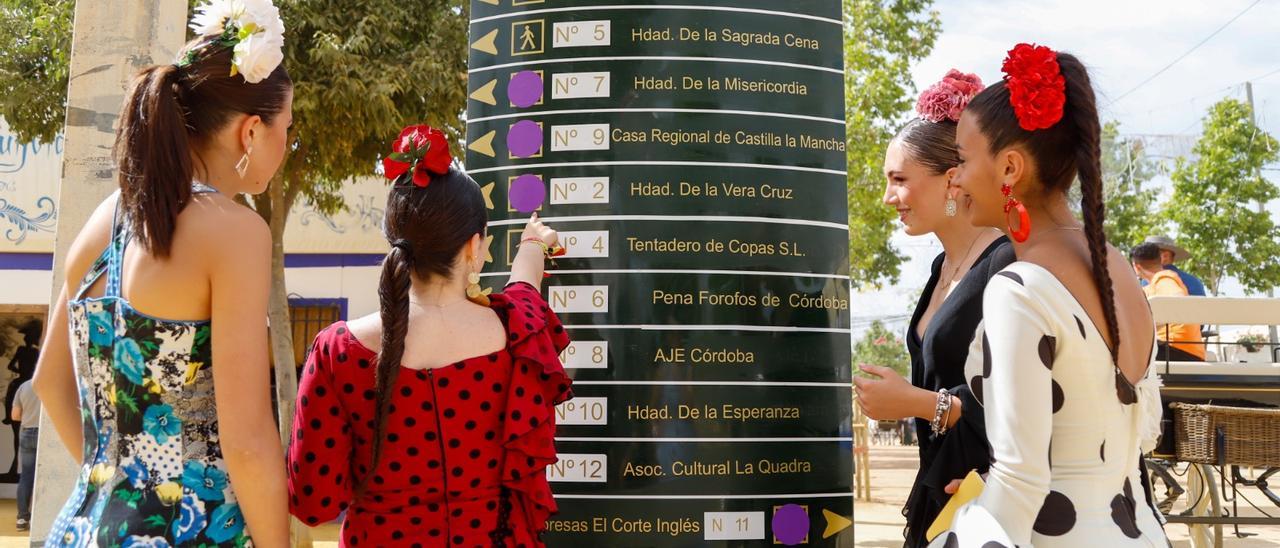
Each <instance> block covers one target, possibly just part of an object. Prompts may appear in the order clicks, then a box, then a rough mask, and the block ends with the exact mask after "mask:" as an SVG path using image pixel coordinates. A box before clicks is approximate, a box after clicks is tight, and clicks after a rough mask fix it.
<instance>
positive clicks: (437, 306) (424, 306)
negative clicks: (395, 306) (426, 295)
mask: <svg viewBox="0 0 1280 548" xmlns="http://www.w3.org/2000/svg"><path fill="white" fill-rule="evenodd" d="M466 301H467V299H465V298H463V299H458V300H456V301H453V302H451V303H449V304H434V303H428V304H422V303H421V302H418V301H415V300H413V299H409V304H413V305H417V306H418V307H419V308H427V307H428V306H429V307H431V308H435V309H439V310H444V309H446V308H449V307H451V306H453V305H455V304H458V303H462V302H466Z"/></svg>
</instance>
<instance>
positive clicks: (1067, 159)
mask: <svg viewBox="0 0 1280 548" xmlns="http://www.w3.org/2000/svg"><path fill="white" fill-rule="evenodd" d="M1057 59H1058V67H1059V70H1060V71H1061V73H1062V76H1063V78H1064V79H1065V80H1066V105H1065V106H1064V107H1063V115H1062V120H1061V121H1059V122H1058V123H1057V124H1054V125H1053V126H1052V127H1049V128H1046V129H1041V130H1036V131H1027V130H1024V129H1022V127H1020V126H1019V125H1018V119H1017V116H1016V115H1015V114H1014V111H1013V107H1012V106H1011V104H1010V103H1009V89H1008V88H1007V87H1006V86H1005V83H1004V82H1003V81H1001V82H997V83H995V84H993V85H992V86H990V87H988V88H987V89H985V90H983V91H982V92H981V93H979V94H978V95H977V97H974V98H973V101H971V102H970V103H969V106H968V108H967V109H966V110H967V111H969V112H972V113H973V114H975V115H976V118H977V122H978V129H979V131H981V132H982V134H983V135H984V136H986V137H987V140H988V142H989V143H990V148H991V152H992V153H994V152H998V151H1001V150H1004V149H1005V148H1008V147H1010V146H1013V145H1022V146H1024V147H1025V148H1026V150H1027V152H1028V154H1029V155H1030V156H1031V157H1032V158H1033V159H1034V160H1035V162H1034V163H1035V169H1036V177H1037V178H1038V179H1039V180H1040V182H1041V184H1043V185H1044V189H1045V191H1046V192H1060V193H1062V194H1066V193H1067V191H1068V190H1070V188H1071V182H1072V180H1074V179H1075V178H1077V177H1079V179H1080V194H1081V200H1080V209H1081V211H1082V212H1083V216H1084V233H1085V237H1086V239H1087V240H1088V243H1089V256H1090V260H1091V262H1092V265H1091V266H1092V274H1093V283H1094V286H1095V287H1096V288H1097V290H1098V297H1099V298H1100V299H1101V301H1102V315H1103V319H1104V320H1105V321H1106V330H1107V335H1108V336H1109V337H1110V338H1111V359H1112V361H1113V362H1115V361H1118V358H1119V355H1120V326H1119V324H1118V323H1117V321H1116V303H1115V288H1114V287H1113V286H1112V284H1111V273H1110V271H1109V269H1108V267H1107V264H1108V260H1107V255H1108V254H1107V237H1106V233H1105V232H1104V231H1103V221H1104V218H1105V211H1106V208H1105V207H1104V205H1103V203H1102V161H1101V156H1102V151H1101V135H1102V127H1101V123H1100V122H1099V121H1098V104H1097V98H1096V96H1095V95H1094V92H1093V84H1092V83H1091V82H1090V79H1089V71H1088V70H1087V69H1085V67H1084V64H1083V63H1081V62H1080V60H1079V59H1077V58H1076V57H1075V56H1074V55H1071V54H1069V53H1061V52H1059V53H1058V54H1057Z"/></svg>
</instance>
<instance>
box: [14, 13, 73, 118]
mask: <svg viewBox="0 0 1280 548" xmlns="http://www.w3.org/2000/svg"><path fill="white" fill-rule="evenodd" d="M74 10H75V1H74V0H4V1H3V2H2V3H0V51H3V52H4V54H3V55H0V117H4V119H5V120H6V121H7V122H8V123H9V126H10V127H11V128H12V129H13V131H14V132H15V133H17V135H18V140H19V141H22V142H24V143H27V142H31V141H32V140H39V141H41V142H45V143H51V142H53V140H54V138H55V137H56V136H57V135H58V133H59V132H61V131H62V124H63V122H64V120H65V119H66V105H67V74H68V71H69V65H70V62H71V18H72V12H73V11H74Z"/></svg>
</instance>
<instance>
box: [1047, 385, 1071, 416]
mask: <svg viewBox="0 0 1280 548" xmlns="http://www.w3.org/2000/svg"><path fill="white" fill-rule="evenodd" d="M1049 384H1050V385H1051V386H1052V389H1053V397H1052V402H1053V412H1054V413H1057V412H1058V411H1062V405H1063V404H1065V403H1066V401H1067V396H1066V394H1063V392H1062V385H1060V384H1058V381H1049Z"/></svg>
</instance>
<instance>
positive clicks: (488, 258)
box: [484, 183, 493, 263]
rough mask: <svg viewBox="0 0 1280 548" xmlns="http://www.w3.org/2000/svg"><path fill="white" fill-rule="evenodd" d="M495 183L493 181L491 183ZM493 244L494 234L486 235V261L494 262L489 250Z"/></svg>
mask: <svg viewBox="0 0 1280 548" xmlns="http://www.w3.org/2000/svg"><path fill="white" fill-rule="evenodd" d="M489 184H493V183H489ZM492 245H493V234H490V235H488V236H485V237H484V262H486V263H491V262H493V253H490V252H489V246H492Z"/></svg>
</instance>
